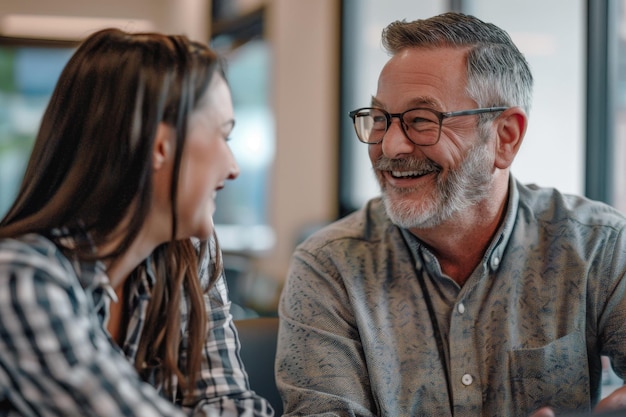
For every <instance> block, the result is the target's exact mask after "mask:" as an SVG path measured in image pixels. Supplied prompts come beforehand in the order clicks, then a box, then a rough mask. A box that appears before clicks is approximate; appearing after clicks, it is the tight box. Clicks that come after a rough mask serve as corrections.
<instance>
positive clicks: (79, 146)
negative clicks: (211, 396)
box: [0, 29, 224, 393]
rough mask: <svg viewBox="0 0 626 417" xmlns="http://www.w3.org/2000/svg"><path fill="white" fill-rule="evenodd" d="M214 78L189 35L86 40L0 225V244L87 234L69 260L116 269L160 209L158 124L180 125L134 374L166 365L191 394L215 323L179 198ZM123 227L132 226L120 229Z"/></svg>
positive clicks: (109, 32) (218, 66)
mask: <svg viewBox="0 0 626 417" xmlns="http://www.w3.org/2000/svg"><path fill="white" fill-rule="evenodd" d="M216 73H219V74H221V75H222V76H224V72H223V67H222V63H221V61H220V59H219V57H218V56H217V55H216V54H215V53H214V52H213V51H212V50H211V49H210V48H208V47H207V46H206V45H203V44H200V43H196V42H192V41H190V40H189V39H187V38H186V37H184V36H166V35H162V34H156V33H144V34H130V33H126V32H123V31H121V30H117V29H106V30H102V31H99V32H96V33H94V34H93V35H91V36H89V37H88V38H87V39H86V40H85V41H83V42H82V43H81V45H80V46H79V47H78V49H77V50H76V52H75V53H74V55H73V56H72V58H70V60H69V62H68V63H67V65H66V67H65V68H64V70H63V72H62V73H61V75H60V77H59V80H58V82H57V85H56V88H55V90H54V92H53V94H52V97H51V99H50V102H49V104H48V107H47V108H46V111H45V113H44V116H43V118H42V122H41V126H40V129H39V132H38V135H37V138H36V141H35V145H34V147H33V151H32V154H31V157H30V160H29V163H28V166H27V168H26V172H25V175H24V179H23V181H22V184H21V186H20V190H19V192H18V197H17V198H16V200H15V202H14V203H13V205H12V207H11V208H10V209H9V211H8V213H7V214H6V215H5V217H4V218H3V219H2V221H0V237H11V236H18V235H22V234H25V233H29V232H35V233H41V234H44V235H48V234H49V232H50V230H51V229H58V228H63V229H65V230H76V229H80V230H84V231H86V232H88V233H89V236H90V237H91V239H92V242H90V243H85V244H82V242H78V243H79V245H78V246H77V247H75V248H72V255H73V256H76V257H77V258H78V259H81V260H95V259H106V260H109V261H112V262H114V261H115V259H116V258H117V257H118V256H119V255H120V254H123V253H124V252H125V251H126V250H127V249H128V248H129V247H130V245H131V244H132V242H133V241H134V239H135V238H136V237H137V235H138V232H139V230H140V229H141V227H142V226H143V221H144V219H145V217H146V214H147V213H148V210H149V209H150V206H151V204H152V187H151V184H152V166H151V161H152V158H151V152H152V149H153V145H154V138H155V136H156V130H157V126H158V124H159V123H160V122H165V123H168V124H170V125H171V126H173V127H174V129H175V131H176V149H175V159H174V161H175V165H174V170H173V172H174V173H173V178H172V182H171V183H172V188H171V190H170V198H171V203H172V204H171V206H172V207H173V210H174V212H173V214H172V218H173V221H172V233H171V236H172V240H171V241H170V242H168V243H165V244H163V245H161V246H160V247H158V248H157V249H156V250H155V252H154V254H153V263H154V270H155V273H156V284H155V286H154V288H153V289H152V294H151V296H152V298H151V301H150V304H149V308H148V317H147V322H146V325H145V329H144V331H143V333H142V337H141V341H140V345H139V354H138V355H137V361H136V364H135V366H136V367H137V369H138V371H140V373H141V374H144V371H145V369H144V368H145V367H146V366H148V367H150V366H152V365H154V364H160V366H161V367H162V368H161V371H162V374H163V381H162V382H163V384H164V387H165V388H166V390H167V389H169V390H171V389H172V387H173V383H174V381H175V380H176V381H178V383H179V384H180V385H181V388H183V390H184V391H185V393H190V392H191V391H192V390H193V389H194V384H193V383H194V381H195V377H196V375H197V373H198V371H199V369H200V364H201V361H202V348H203V344H204V339H205V337H206V322H207V317H206V312H205V306H204V302H203V290H205V291H206V290H208V288H201V284H200V281H199V278H198V263H199V259H198V255H197V253H196V250H195V248H194V246H193V245H192V243H191V242H190V241H175V240H174V237H175V236H176V223H177V221H176V204H175V202H176V195H177V185H178V175H179V174H178V172H179V167H180V163H181V155H182V151H183V147H184V145H185V136H186V131H187V120H188V118H189V115H190V113H191V112H192V110H193V109H194V108H195V107H196V106H197V105H198V102H199V100H200V99H201V97H202V96H203V94H205V93H206V92H207V90H208V87H209V84H210V81H211V78H212V77H213V76H214V75H215V74H216ZM122 221H125V222H126V223H124V224H125V226H127V227H124V228H121V229H123V231H122V232H120V227H119V225H120V224H121V223H122ZM122 233H123V235H122ZM112 241H119V242H121V243H119V244H118V245H116V247H115V248H114V249H113V250H112V251H111V252H109V253H107V254H98V255H96V254H94V252H93V246H92V245H93V244H95V245H96V246H98V247H101V246H104V245H105V244H107V243H110V242H112ZM216 254H219V250H216V251H214V253H213V255H216ZM213 264H214V265H215V269H214V271H213V273H212V278H211V282H213V281H214V280H215V279H217V278H218V276H219V273H220V271H221V260H219V259H214V262H213ZM183 296H185V297H188V301H189V306H190V310H189V312H188V314H189V317H188V326H187V329H186V330H187V332H188V337H189V339H188V346H187V348H188V352H187V355H186V360H185V361H184V363H181V362H180V360H179V348H180V345H181V341H182V335H181V330H182V329H181V328H180V322H181V317H180V315H181V312H180V302H181V297H183Z"/></svg>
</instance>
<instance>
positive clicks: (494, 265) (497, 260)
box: [492, 256, 500, 268]
mask: <svg viewBox="0 0 626 417" xmlns="http://www.w3.org/2000/svg"><path fill="white" fill-rule="evenodd" d="M492 264H493V267H494V268H497V267H498V265H500V258H499V257H497V256H494V257H493V260H492Z"/></svg>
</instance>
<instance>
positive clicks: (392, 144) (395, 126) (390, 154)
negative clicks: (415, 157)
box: [382, 116, 415, 158]
mask: <svg viewBox="0 0 626 417" xmlns="http://www.w3.org/2000/svg"><path fill="white" fill-rule="evenodd" d="M382 150H383V154H384V155H385V156H386V157H387V158H397V157H398V156H399V155H403V154H409V153H412V152H413V151H414V150H415V144H414V143H413V142H411V140H410V139H409V138H408V136H407V135H406V133H405V131H404V128H403V127H402V120H401V119H400V117H398V116H392V118H391V123H390V124H389V127H388V128H387V131H386V132H385V136H383V142H382Z"/></svg>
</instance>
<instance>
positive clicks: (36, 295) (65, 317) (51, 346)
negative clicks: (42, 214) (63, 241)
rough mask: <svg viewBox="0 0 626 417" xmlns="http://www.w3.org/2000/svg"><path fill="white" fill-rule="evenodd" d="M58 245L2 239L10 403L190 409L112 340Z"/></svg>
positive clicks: (94, 409)
mask: <svg viewBox="0 0 626 417" xmlns="http://www.w3.org/2000/svg"><path fill="white" fill-rule="evenodd" d="M50 246H51V245H50ZM50 246H45V245H44V246H42V247H41V248H37V249H38V250H34V249H33V248H32V247H28V245H23V244H22V245H20V244H18V243H16V241H13V243H10V244H6V243H5V244H3V245H2V246H0V388H1V391H0V399H1V400H2V406H3V408H4V407H6V406H8V405H9V404H10V407H11V408H13V409H14V410H17V412H18V414H20V415H23V416H64V417H71V416H111V417H114V416H116V417H119V416H128V417H130V416H141V417H151V416H155V417H156V416H176V417H182V416H184V415H185V413H184V412H183V411H182V410H181V409H180V408H177V407H175V406H174V405H173V404H172V403H171V402H169V401H167V400H165V399H164V398H162V397H160V396H159V394H158V393H157V391H156V390H155V389H154V388H153V387H152V386H150V385H148V384H146V383H144V382H142V381H141V380H140V379H139V377H138V375H137V373H136V372H135V370H134V368H133V367H132V366H131V365H130V363H129V362H128V361H127V360H126V358H125V357H124V355H123V354H122V353H121V351H119V350H118V349H116V348H115V347H113V346H112V344H111V343H110V341H109V339H108V338H107V336H106V334H105V333H104V331H103V330H102V328H101V327H100V325H99V321H98V318H97V316H96V315H95V312H94V309H93V306H92V303H91V301H90V300H91V299H90V298H89V297H88V296H87V295H86V294H85V292H84V290H83V288H82V287H81V286H80V284H79V282H78V280H77V278H76V276H75V273H74V271H73V269H72V267H71V265H70V264H69V262H67V260H66V259H65V258H63V257H62V256H61V255H60V254H59V253H58V252H57V251H55V249H53V248H51V247H50Z"/></svg>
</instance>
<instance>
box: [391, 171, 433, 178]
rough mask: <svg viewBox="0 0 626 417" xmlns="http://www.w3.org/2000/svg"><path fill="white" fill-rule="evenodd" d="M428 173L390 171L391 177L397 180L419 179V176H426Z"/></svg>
mask: <svg viewBox="0 0 626 417" xmlns="http://www.w3.org/2000/svg"><path fill="white" fill-rule="evenodd" d="M427 173H428V172H427V171H426V172H423V171H391V175H393V176H394V177H397V178H405V177H419V176H420V175H424V174H427Z"/></svg>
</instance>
